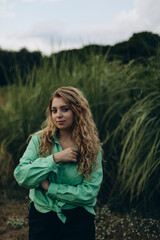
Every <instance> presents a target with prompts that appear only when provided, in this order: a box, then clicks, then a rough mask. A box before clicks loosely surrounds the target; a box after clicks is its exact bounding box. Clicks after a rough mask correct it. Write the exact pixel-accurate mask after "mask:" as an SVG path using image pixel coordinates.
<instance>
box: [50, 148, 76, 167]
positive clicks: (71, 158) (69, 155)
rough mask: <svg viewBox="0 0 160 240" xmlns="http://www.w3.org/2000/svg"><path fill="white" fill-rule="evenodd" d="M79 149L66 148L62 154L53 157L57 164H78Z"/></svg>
mask: <svg viewBox="0 0 160 240" xmlns="http://www.w3.org/2000/svg"><path fill="white" fill-rule="evenodd" d="M77 155H78V149H75V148H71V147H69V148H66V149H65V150H62V151H61V152H57V153H55V154H54V155H53V159H54V161H55V163H59V162H77Z"/></svg>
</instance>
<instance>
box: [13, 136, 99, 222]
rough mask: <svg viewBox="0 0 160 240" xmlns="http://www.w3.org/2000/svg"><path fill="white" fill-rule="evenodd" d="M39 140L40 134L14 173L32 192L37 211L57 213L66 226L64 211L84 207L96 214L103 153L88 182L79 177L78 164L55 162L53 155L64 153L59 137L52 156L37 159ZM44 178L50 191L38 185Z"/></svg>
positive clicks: (21, 184)
mask: <svg viewBox="0 0 160 240" xmlns="http://www.w3.org/2000/svg"><path fill="white" fill-rule="evenodd" d="M38 138H39V135H38V134H36V135H34V136H32V138H31V140H30V142H29V144H28V146H27V148H26V151H25V152H24V154H23V156H22V158H21V159H20V163H19V165H18V166H17V167H16V168H15V170H14V176H15V179H16V180H17V182H18V184H19V185H20V186H22V187H24V188H27V189H30V194H29V197H30V199H31V201H33V202H34V205H35V208H36V209H37V210H38V211H39V212H42V213H46V212H49V211H55V212H56V213H57V215H58V217H59V218H60V219H61V220H62V222H63V223H65V221H66V217H65V216H64V215H63V214H62V209H72V208H75V207H77V206H82V207H84V208H85V209H86V210H87V211H88V212H90V213H92V214H95V211H94V209H93V207H94V206H95V204H96V201H97V195H98V192H99V189H100V185H101V182H102V178H103V171H102V156H101V151H99V153H98V161H99V166H98V168H97V166H96V167H95V170H94V171H93V172H92V174H91V177H90V178H89V179H86V178H84V177H83V176H82V175H80V174H78V172H77V165H76V163H75V162H66V163H63V162H60V163H58V164H56V163H55V162H54V159H53V154H55V153H56V152H60V151H62V147H61V145H60V144H59V142H58V139H57V137H56V134H55V136H54V143H55V144H54V146H53V149H52V154H51V155H49V156H47V157H39V156H38V146H39V140H38ZM45 179H48V180H49V182H50V185H49V189H48V191H45V190H43V189H42V188H41V187H40V186H39V185H40V183H41V182H42V181H43V180H45Z"/></svg>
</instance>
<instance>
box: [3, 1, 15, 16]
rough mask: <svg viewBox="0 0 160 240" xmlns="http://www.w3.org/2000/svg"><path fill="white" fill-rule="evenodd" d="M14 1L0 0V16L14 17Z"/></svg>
mask: <svg viewBox="0 0 160 240" xmlns="http://www.w3.org/2000/svg"><path fill="white" fill-rule="evenodd" d="M14 6H15V3H14V2H8V0H0V17H1V18H12V17H15V12H14Z"/></svg>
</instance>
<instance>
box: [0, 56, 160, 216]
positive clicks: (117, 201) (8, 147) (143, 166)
mask: <svg viewBox="0 0 160 240" xmlns="http://www.w3.org/2000/svg"><path fill="white" fill-rule="evenodd" d="M159 69H160V68H159V56H158V54H157V57H156V58H154V59H150V60H148V61H146V62H145V65H144V63H143V65H142V64H140V63H136V62H134V61H132V62H130V63H128V64H125V65H124V64H122V63H121V62H120V61H113V62H108V61H107V56H102V55H101V54H98V55H93V54H89V55H87V56H85V61H84V62H80V61H79V60H78V57H77V56H72V58H69V59H67V57H65V56H64V57H63V58H62V59H57V58H56V56H53V58H52V59H50V60H48V59H45V60H44V62H43V63H42V65H41V67H40V68H34V69H33V71H32V72H30V73H28V75H27V76H26V78H25V84H24V81H23V80H24V79H21V76H20V74H18V72H19V71H18V68H17V79H15V84H14V85H12V86H9V85H8V86H7V87H6V88H5V93H6V94H5V101H1V103H0V153H1V154H0V165H1V169H5V171H2V170H1V172H0V174H1V175H0V176H1V177H0V180H1V186H4V185H5V184H8V183H10V181H13V177H12V174H11V172H12V171H13V169H14V167H15V166H16V165H17V164H18V161H19V158H20V157H21V155H22V153H23V151H24V149H25V147H26V140H27V138H28V136H29V134H31V133H33V132H35V131H37V130H39V129H40V128H41V124H42V122H43V121H44V120H45V110H46V108H47V106H48V100H49V98H50V96H51V94H52V92H53V91H54V90H55V89H57V88H58V87H60V86H67V85H72V86H75V87H78V88H79V89H80V90H82V91H83V92H84V95H85V96H86V98H87V99H88V101H89V103H90V107H91V110H92V113H93V116H94V119H95V122H96V124H97V127H98V130H99V135H100V139H101V141H102V143H103V150H104V163H103V165H104V182H103V185H102V190H101V194H100V197H101V201H102V202H106V201H107V202H109V203H110V204H111V205H112V206H114V207H115V208H117V209H118V208H121V209H122V208H123V207H124V206H125V207H138V206H141V209H142V206H144V207H143V210H144V211H147V212H150V213H153V206H154V207H155V206H156V209H160V207H159V205H158V201H157V199H159V196H160V194H159V193H160V192H159V184H160V183H159V182H160V181H159V151H160V146H159V144H160V141H159V134H160V130H159V129H160V120H159V115H160V114H159V110H160V101H159V100H160V99H159V98H160V97H159V93H160V82H159V81H160V74H159V73H160V70H159ZM1 93H3V96H4V92H3V90H1ZM11 163H12V164H11Z"/></svg>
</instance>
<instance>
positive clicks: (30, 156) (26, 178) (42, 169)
mask: <svg viewBox="0 0 160 240" xmlns="http://www.w3.org/2000/svg"><path fill="white" fill-rule="evenodd" d="M38 145H39V141H38V135H34V136H32V138H31V140H30V142H29V144H28V146H27V148H26V151H25V152H24V154H23V156H22V158H21V159H20V163H19V165H18V166H17V167H16V168H15V170H14V176H15V179H16V180H17V182H18V184H19V185H20V186H23V187H25V188H28V189H31V188H36V187H38V186H39V184H40V183H41V182H42V181H43V180H44V179H46V178H47V176H48V175H49V173H50V172H51V171H53V172H55V173H57V171H58V165H57V164H56V163H55V161H54V159H53V154H52V155H50V156H48V157H43V158H39V157H38V154H37V148H38Z"/></svg>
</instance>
